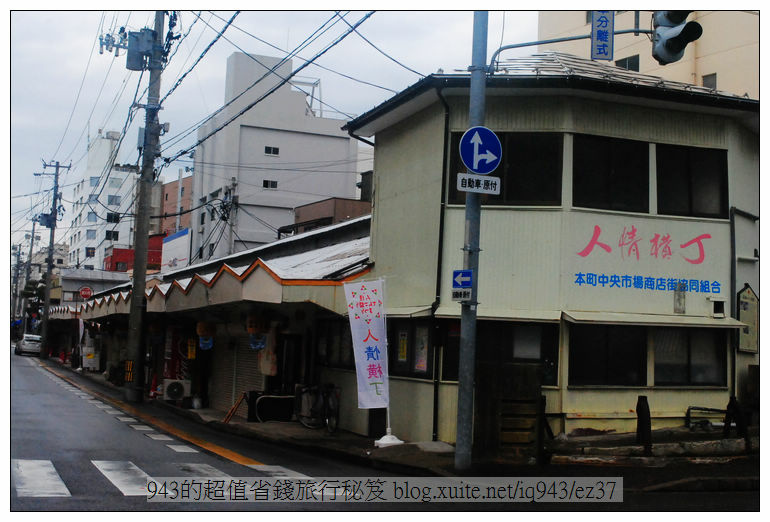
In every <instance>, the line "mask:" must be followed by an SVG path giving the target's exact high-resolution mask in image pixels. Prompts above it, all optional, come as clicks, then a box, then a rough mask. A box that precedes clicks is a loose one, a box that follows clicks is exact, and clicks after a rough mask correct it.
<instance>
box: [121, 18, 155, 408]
mask: <svg viewBox="0 0 770 522" xmlns="http://www.w3.org/2000/svg"><path fill="white" fill-rule="evenodd" d="M163 22H164V12H163V11H155V31H154V34H153V44H152V55H151V56H150V60H149V69H150V85H149V88H148V94H147V105H146V107H145V120H144V148H143V151H142V173H141V175H140V176H139V180H138V183H139V195H138V197H137V210H136V220H135V222H134V274H133V277H134V281H133V286H132V291H131V310H130V313H129V317H128V357H129V361H128V362H127V365H130V367H126V368H125V372H126V391H125V397H126V400H128V401H131V402H142V398H143V390H144V358H145V347H144V343H143V339H144V335H143V333H144V314H145V311H146V309H147V303H146V297H145V293H144V291H145V287H146V284H147V283H146V279H147V244H148V241H149V230H150V190H151V188H152V184H153V182H154V178H155V170H154V166H155V157H156V156H157V155H158V141H159V136H160V125H159V123H158V111H159V110H160V106H159V101H160V77H161V71H162V69H163Z"/></svg>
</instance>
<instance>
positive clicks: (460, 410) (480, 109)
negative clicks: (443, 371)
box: [455, 11, 489, 470]
mask: <svg viewBox="0 0 770 522" xmlns="http://www.w3.org/2000/svg"><path fill="white" fill-rule="evenodd" d="M488 18H489V14H488V13H487V12H486V11H476V12H474V13H473V57H472V63H471V66H470V67H469V70H470V73H471V88H470V109H469V112H468V128H471V127H476V126H481V125H484V113H485V110H486V103H485V102H486V100H485V96H486V82H487V26H488ZM480 222H481V205H480V203H479V194H478V193H475V192H466V194H465V246H464V247H463V250H464V255H463V269H465V270H472V271H473V280H472V286H471V299H470V301H463V302H462V315H461V317H460V368H459V377H458V396H457V444H456V446H455V468H456V469H458V470H466V469H468V468H470V466H471V450H472V446H473V387H474V386H473V385H474V378H475V373H476V367H475V366H476V306H477V304H478V301H477V300H476V299H477V294H478V281H479V251H480V248H479V229H480Z"/></svg>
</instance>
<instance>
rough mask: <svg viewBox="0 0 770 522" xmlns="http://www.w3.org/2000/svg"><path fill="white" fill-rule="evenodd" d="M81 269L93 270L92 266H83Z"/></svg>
mask: <svg viewBox="0 0 770 522" xmlns="http://www.w3.org/2000/svg"><path fill="white" fill-rule="evenodd" d="M83 269H84V270H93V269H94V265H83Z"/></svg>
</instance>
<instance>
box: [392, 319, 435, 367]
mask: <svg viewBox="0 0 770 522" xmlns="http://www.w3.org/2000/svg"><path fill="white" fill-rule="evenodd" d="M388 358H389V364H388V371H389V373H390V374H391V375H396V376H402V377H416V378H419V379H432V378H433V346H432V344H431V339H430V328H429V323H428V322H427V321H409V320H405V319H393V320H390V321H389V324H388Z"/></svg>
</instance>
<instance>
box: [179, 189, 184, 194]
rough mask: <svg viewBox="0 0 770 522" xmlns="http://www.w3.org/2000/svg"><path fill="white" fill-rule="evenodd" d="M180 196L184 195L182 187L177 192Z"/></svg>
mask: <svg viewBox="0 0 770 522" xmlns="http://www.w3.org/2000/svg"><path fill="white" fill-rule="evenodd" d="M179 195H180V196H184V187H182V188H181V191H180V192H179Z"/></svg>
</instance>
